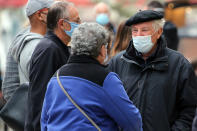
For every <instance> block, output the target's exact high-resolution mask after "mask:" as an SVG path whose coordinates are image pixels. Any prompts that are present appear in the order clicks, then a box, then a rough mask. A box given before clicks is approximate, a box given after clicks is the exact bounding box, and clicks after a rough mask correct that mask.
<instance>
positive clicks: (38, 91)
mask: <svg viewBox="0 0 197 131" xmlns="http://www.w3.org/2000/svg"><path fill="white" fill-rule="evenodd" d="M79 23H80V18H79V14H78V11H77V9H76V8H75V7H74V5H72V4H70V3H68V2H61V1H60V2H56V3H55V4H53V5H52V7H51V8H50V9H49V11H48V15H47V30H48V31H47V33H46V35H45V36H44V38H43V39H42V40H41V41H40V42H39V43H38V46H37V47H36V48H35V50H34V52H33V55H32V57H31V62H30V76H29V78H30V87H29V91H28V114H27V117H26V125H25V131H39V130H40V115H41V110H42V103H43V100H44V95H45V91H46V87H47V83H48V81H49V80H50V78H51V77H52V76H53V74H54V73H55V72H56V70H57V69H58V68H60V67H61V66H62V65H64V64H65V63H66V62H67V60H68V57H69V55H70V53H69V49H68V46H67V45H68V43H69V41H70V37H71V35H72V32H73V30H74V29H75V28H76V27H77V26H78V24H79Z"/></svg>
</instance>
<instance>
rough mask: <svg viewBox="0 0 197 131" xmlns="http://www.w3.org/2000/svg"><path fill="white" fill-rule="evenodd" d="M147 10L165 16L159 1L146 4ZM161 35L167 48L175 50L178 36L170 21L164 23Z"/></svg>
mask: <svg viewBox="0 0 197 131" xmlns="http://www.w3.org/2000/svg"><path fill="white" fill-rule="evenodd" d="M148 9H149V10H154V11H158V12H160V13H162V14H163V15H165V10H164V5H162V4H161V3H160V2H159V1H151V2H150V3H149V4H148ZM163 35H164V37H165V39H166V41H167V47H168V48H170V49H173V50H177V49H178V45H179V36H178V31H177V27H176V25H174V24H173V23H172V22H171V21H166V22H165V24H164V27H163Z"/></svg>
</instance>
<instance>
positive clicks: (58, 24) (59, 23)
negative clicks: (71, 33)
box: [57, 19, 64, 30]
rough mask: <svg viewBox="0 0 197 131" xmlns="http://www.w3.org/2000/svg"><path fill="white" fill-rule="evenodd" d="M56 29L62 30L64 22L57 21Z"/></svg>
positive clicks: (61, 20)
mask: <svg viewBox="0 0 197 131" xmlns="http://www.w3.org/2000/svg"><path fill="white" fill-rule="evenodd" d="M57 28H60V29H62V30H64V20H63V19H59V20H58V22H57Z"/></svg>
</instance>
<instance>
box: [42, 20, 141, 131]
mask: <svg viewBox="0 0 197 131" xmlns="http://www.w3.org/2000/svg"><path fill="white" fill-rule="evenodd" d="M108 38H109V37H108V34H107V32H106V30H105V29H104V28H103V27H102V26H101V25H99V24H96V23H83V24H81V25H79V26H78V28H76V29H75V30H74V32H73V34H72V38H71V54H72V56H71V57H70V59H69V60H68V63H67V64H66V65H64V66H63V67H61V68H60V69H59V70H58V75H59V80H60V83H61V84H62V86H63V89H61V87H60V85H59V83H58V79H57V77H56V75H57V73H56V74H55V75H54V77H52V78H51V80H50V81H49V83H48V87H47V91H46V95H45V99H44V103H43V108H42V115H41V129H42V131H54V130H56V131H94V130H102V131H117V130H119V129H120V128H121V129H123V130H125V131H141V130H142V120H141V115H140V113H139V110H138V109H137V108H136V107H135V106H134V105H133V103H132V102H131V101H130V100H129V97H128V96H127V94H126V92H125V90H124V87H123V85H122V82H121V81H120V79H119V77H118V76H117V74H115V73H113V72H108V71H107V70H106V68H105V66H104V65H103V62H104V60H105V57H106V53H107V49H106V46H107V41H108ZM64 91H67V93H68V94H69V96H70V97H71V98H72V100H73V101H74V102H75V103H76V104H77V105H78V106H79V107H80V108H81V109H82V110H83V111H84V112H85V113H86V115H87V116H89V118H90V119H91V120H92V121H93V122H91V121H90V120H89V119H88V118H87V117H86V116H84V114H82V113H81V111H80V110H79V109H78V108H77V107H76V106H75V105H74V104H73V103H72V102H71V101H70V99H68V97H67V96H66V94H65V92H64ZM92 123H95V125H96V126H97V127H96V126H95V125H93V124H92Z"/></svg>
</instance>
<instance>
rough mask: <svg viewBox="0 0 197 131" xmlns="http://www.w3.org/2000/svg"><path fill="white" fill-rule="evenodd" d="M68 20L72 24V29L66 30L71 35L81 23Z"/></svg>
mask: <svg viewBox="0 0 197 131" xmlns="http://www.w3.org/2000/svg"><path fill="white" fill-rule="evenodd" d="M65 21H66V20H65ZM66 22H68V23H69V24H70V27H71V29H70V30H69V31H67V30H64V32H65V33H66V34H67V35H68V36H70V37H71V36H72V33H73V31H74V29H75V28H77V27H78V26H79V24H77V23H74V22H69V21H66Z"/></svg>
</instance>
